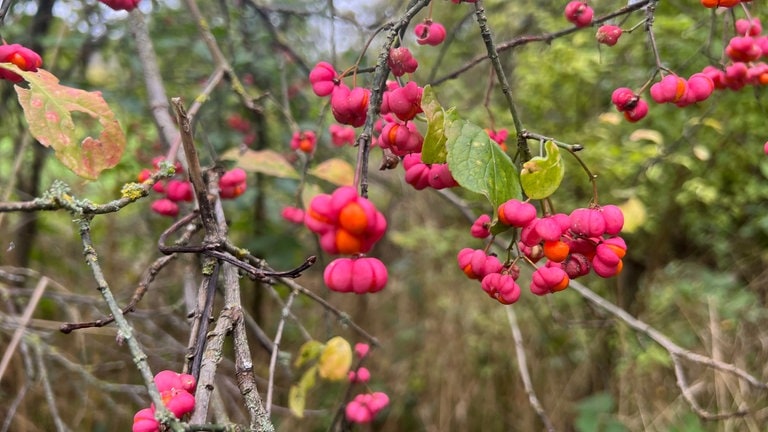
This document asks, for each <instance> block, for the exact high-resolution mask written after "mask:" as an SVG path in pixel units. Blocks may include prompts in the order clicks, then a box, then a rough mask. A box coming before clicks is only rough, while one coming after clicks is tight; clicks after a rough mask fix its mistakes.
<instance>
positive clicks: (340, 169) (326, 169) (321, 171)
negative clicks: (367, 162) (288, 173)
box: [308, 158, 355, 186]
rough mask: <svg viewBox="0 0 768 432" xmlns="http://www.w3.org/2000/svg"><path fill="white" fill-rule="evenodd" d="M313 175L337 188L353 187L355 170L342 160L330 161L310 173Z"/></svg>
mask: <svg viewBox="0 0 768 432" xmlns="http://www.w3.org/2000/svg"><path fill="white" fill-rule="evenodd" d="M308 172H309V173H310V174H311V175H313V176H315V177H317V178H320V179H323V180H325V181H327V182H330V183H333V184H335V185H337V186H352V183H353V182H354V181H355V169H354V168H353V167H352V165H350V164H349V163H348V162H346V161H344V160H341V159H336V158H333V159H328V160H326V161H324V162H322V163H321V164H319V165H317V166H316V167H314V168H312V169H310V170H309V171H308Z"/></svg>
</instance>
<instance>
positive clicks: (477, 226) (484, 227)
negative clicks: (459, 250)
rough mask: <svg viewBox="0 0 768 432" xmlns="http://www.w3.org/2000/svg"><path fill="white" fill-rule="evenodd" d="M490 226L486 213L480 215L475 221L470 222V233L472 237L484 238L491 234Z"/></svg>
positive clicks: (489, 218) (489, 219)
mask: <svg viewBox="0 0 768 432" xmlns="http://www.w3.org/2000/svg"><path fill="white" fill-rule="evenodd" d="M490 227H491V217H490V216H488V215H487V214H483V215H480V216H479V217H478V218H477V219H475V222H474V223H473V224H472V228H471V229H470V234H472V237H475V238H481V239H483V238H486V237H488V236H489V235H491V231H490Z"/></svg>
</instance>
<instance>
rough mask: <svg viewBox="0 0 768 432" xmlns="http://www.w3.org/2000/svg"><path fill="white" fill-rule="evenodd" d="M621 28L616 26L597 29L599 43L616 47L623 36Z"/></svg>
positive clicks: (604, 26)
mask: <svg viewBox="0 0 768 432" xmlns="http://www.w3.org/2000/svg"><path fill="white" fill-rule="evenodd" d="M621 33H622V31H621V27H619V26H615V25H603V26H600V28H599V29H597V35H596V37H597V42H599V43H601V44H605V45H608V46H614V45H616V42H618V41H619V37H620V36H621Z"/></svg>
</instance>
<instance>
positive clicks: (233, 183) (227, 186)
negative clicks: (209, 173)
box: [138, 156, 247, 217]
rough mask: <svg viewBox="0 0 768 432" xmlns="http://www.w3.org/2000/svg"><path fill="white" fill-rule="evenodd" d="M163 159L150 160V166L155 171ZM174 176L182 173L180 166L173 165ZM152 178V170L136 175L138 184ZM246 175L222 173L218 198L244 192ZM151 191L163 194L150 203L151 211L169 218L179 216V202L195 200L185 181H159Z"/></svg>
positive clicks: (160, 157) (233, 170) (243, 172)
mask: <svg viewBox="0 0 768 432" xmlns="http://www.w3.org/2000/svg"><path fill="white" fill-rule="evenodd" d="M164 160H165V158H164V157H162V156H158V157H156V158H154V159H152V166H153V167H154V168H155V170H157V169H158V168H159V166H160V163H161V162H162V161H164ZM175 169H176V174H177V175H180V174H181V173H182V172H183V169H182V167H181V164H180V163H179V162H176V164H175ZM151 176H152V170H149V169H146V168H145V169H143V170H141V172H140V173H139V175H138V180H139V182H140V183H143V182H145V181H147V180H148V179H149V178H150V177H151ZM245 181H246V174H245V171H243V170H242V169H241V168H235V169H232V170H230V171H227V172H226V173H224V175H222V176H221V178H220V179H219V196H220V197H221V198H222V199H232V198H237V197H239V196H240V195H242V194H243V192H245V189H246V187H247V184H246V182H245ZM152 190H154V191H155V192H157V193H159V194H164V195H165V197H164V198H160V199H157V200H155V201H153V202H152V211H153V212H155V213H157V214H160V215H163V216H169V217H176V216H177V215H178V214H179V203H180V202H192V201H194V199H195V194H194V191H193V190H192V183H190V182H189V181H186V180H180V179H178V178H174V179H171V180H168V181H159V182H157V183H155V184H154V185H153V186H152Z"/></svg>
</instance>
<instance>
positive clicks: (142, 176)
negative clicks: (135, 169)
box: [137, 168, 152, 183]
mask: <svg viewBox="0 0 768 432" xmlns="http://www.w3.org/2000/svg"><path fill="white" fill-rule="evenodd" d="M150 177H152V171H150V170H148V169H146V168H144V169H143V170H141V172H139V175H138V176H137V179H138V180H139V183H144V182H145V181H147V180H149V178H150Z"/></svg>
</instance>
